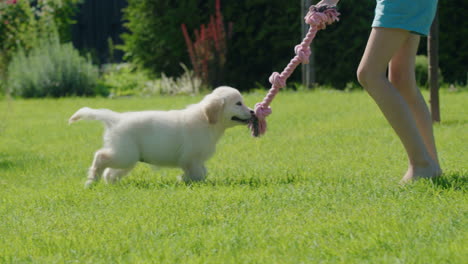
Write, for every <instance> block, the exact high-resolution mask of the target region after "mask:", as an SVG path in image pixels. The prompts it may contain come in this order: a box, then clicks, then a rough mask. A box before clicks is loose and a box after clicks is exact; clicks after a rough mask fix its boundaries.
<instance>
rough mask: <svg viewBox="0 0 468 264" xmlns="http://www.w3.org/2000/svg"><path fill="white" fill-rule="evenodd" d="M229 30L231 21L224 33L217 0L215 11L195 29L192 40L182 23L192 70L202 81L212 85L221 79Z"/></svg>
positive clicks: (216, 84) (219, 82)
mask: <svg viewBox="0 0 468 264" xmlns="http://www.w3.org/2000/svg"><path fill="white" fill-rule="evenodd" d="M231 32H232V23H229V28H228V32H227V33H226V30H225V26H224V21H223V15H222V14H221V4H220V1H219V0H216V13H215V15H214V16H213V15H212V16H211V17H210V22H209V23H208V24H207V25H201V26H200V29H199V30H197V29H195V31H194V35H195V40H194V41H192V40H191V39H190V36H189V34H188V32H187V27H186V26H185V24H182V33H183V34H184V38H185V43H186V45H187V49H188V53H189V56H190V61H191V63H192V67H193V71H194V72H195V75H196V76H197V77H199V78H200V79H201V80H202V81H203V83H205V84H207V85H211V86H212V87H215V86H218V85H220V84H221V82H222V81H223V77H224V76H223V75H224V65H225V64H226V54H227V39H228V37H230V35H231Z"/></svg>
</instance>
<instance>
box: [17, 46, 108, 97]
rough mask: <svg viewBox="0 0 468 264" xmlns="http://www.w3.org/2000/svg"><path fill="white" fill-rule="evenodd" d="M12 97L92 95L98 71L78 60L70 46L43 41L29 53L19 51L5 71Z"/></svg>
mask: <svg viewBox="0 0 468 264" xmlns="http://www.w3.org/2000/svg"><path fill="white" fill-rule="evenodd" d="M8 73H9V74H8V87H9V88H10V89H11V91H10V92H11V94H12V95H14V96H21V97H25V98H30V97H62V96H70V95H76V96H83V95H94V94H95V93H96V89H97V81H98V77H99V73H98V69H97V67H95V66H93V65H92V64H91V63H90V62H89V60H88V59H86V58H84V57H81V56H80V54H79V52H78V51H77V50H76V49H74V48H73V46H72V44H71V43H68V44H61V43H59V41H58V39H57V38H55V39H54V40H50V41H43V42H42V43H40V44H39V45H38V46H37V47H34V48H32V50H31V51H30V52H29V53H27V54H26V53H25V52H24V51H19V52H18V53H17V54H16V55H15V56H14V57H13V58H12V61H11V63H10V65H9V68H8Z"/></svg>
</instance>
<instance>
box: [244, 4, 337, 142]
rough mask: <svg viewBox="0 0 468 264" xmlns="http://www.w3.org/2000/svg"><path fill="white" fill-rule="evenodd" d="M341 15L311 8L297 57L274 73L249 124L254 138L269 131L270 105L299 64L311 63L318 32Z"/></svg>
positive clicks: (333, 10)
mask: <svg viewBox="0 0 468 264" xmlns="http://www.w3.org/2000/svg"><path fill="white" fill-rule="evenodd" d="M339 15H340V13H338V11H337V10H336V7H334V6H319V7H316V6H311V7H310V8H309V12H308V13H307V15H306V16H305V17H304V20H305V22H306V23H307V24H309V25H310V27H309V31H308V33H307V35H306V36H305V38H304V39H303V40H302V42H301V44H299V45H297V46H296V47H295V48H294V51H295V53H296V56H295V57H294V58H293V59H292V60H291V61H290V62H289V64H288V65H287V66H286V68H285V69H284V70H283V72H281V73H278V72H274V73H273V74H272V75H271V76H270V78H269V81H270V83H271V85H272V86H271V88H270V90H269V91H268V94H267V95H266V96H265V98H264V99H263V101H262V102H260V103H257V104H256V105H255V116H256V118H253V119H252V120H251V122H250V123H249V128H250V129H251V130H252V135H253V136H254V137H258V136H260V135H263V134H265V132H266V129H267V124H266V120H265V118H266V117H267V116H269V115H270V114H271V107H270V104H271V102H272V101H273V98H275V96H276V94H277V93H278V92H279V89H281V88H283V87H285V86H286V80H287V79H288V78H289V76H291V74H292V73H293V72H294V70H295V69H296V67H297V66H298V65H299V64H301V63H304V64H308V63H309V57H310V54H311V51H310V44H311V43H312V40H313V39H314V38H315V35H316V34H317V31H319V30H321V29H325V28H326V26H327V25H330V24H332V23H333V22H335V21H338V20H339V19H338V16H339Z"/></svg>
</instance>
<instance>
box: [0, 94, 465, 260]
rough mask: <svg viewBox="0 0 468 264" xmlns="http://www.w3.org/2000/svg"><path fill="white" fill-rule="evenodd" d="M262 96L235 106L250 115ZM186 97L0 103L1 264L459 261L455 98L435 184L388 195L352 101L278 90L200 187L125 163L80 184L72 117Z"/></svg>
mask: <svg viewBox="0 0 468 264" xmlns="http://www.w3.org/2000/svg"><path fill="white" fill-rule="evenodd" d="M263 96H264V94H263V93H256V94H249V95H246V96H245V97H246V101H247V103H248V105H251V106H252V105H254V103H255V102H258V101H260V100H261V99H262V97H263ZM200 98H201V97H161V98H125V99H124V98H122V99H113V100H110V99H87V98H73V99H59V100H53V99H45V100H4V101H3V102H2V103H1V104H0V110H1V111H0V262H1V263H24V262H35V263H68V262H77V263H119V262H124V263H318V262H325V263H330V262H332V263H333V262H340V263H463V262H465V261H466V259H468V250H467V247H466V245H467V244H468V235H467V227H468V226H467V223H468V221H467V213H468V210H467V209H468V206H467V205H468V204H467V196H466V192H467V179H468V165H467V164H468V154H467V153H468V143H467V142H468V133H467V131H468V108H467V107H466V102H468V93H466V92H461V93H450V92H447V91H443V92H442V94H441V107H442V109H441V111H442V123H441V124H437V125H436V126H435V134H436V138H437V144H438V148H439V152H440V157H441V164H442V167H443V169H444V171H445V174H444V177H443V178H442V179H440V180H437V181H420V182H417V183H415V184H411V185H408V186H403V187H402V186H399V185H398V181H399V180H400V178H401V177H402V175H403V173H404V172H405V169H406V157H405V154H404V151H403V148H402V146H401V144H400V143H399V141H398V139H397V138H396V136H395V135H394V133H393V132H392V130H391V128H390V127H389V126H388V124H387V123H386V121H385V120H384V118H383V117H382V114H381V113H380V112H379V111H378V109H377V107H376V106H375V105H374V103H373V102H372V101H371V99H370V98H369V97H368V96H367V95H366V94H365V93H363V92H353V93H342V92H337V91H315V92H300V93H293V92H284V93H281V94H279V95H278V96H277V98H276V99H275V102H274V103H273V105H272V107H273V114H272V115H271V116H270V117H269V118H268V132H267V134H266V135H265V136H264V137H262V138H259V139H256V138H252V137H251V136H250V132H249V131H248V130H247V128H245V127H237V128H234V129H231V130H228V131H227V133H226V135H225V136H224V137H223V138H222V139H221V141H220V142H219V144H218V151H217V153H216V155H215V156H214V157H213V158H212V159H211V160H210V161H209V162H208V164H207V167H208V170H209V175H208V179H207V181H206V182H205V183H199V184H194V185H192V186H186V185H184V184H181V183H179V182H177V179H176V176H177V175H179V174H180V173H181V172H180V171H179V170H177V169H166V168H162V169H158V170H155V169H153V168H151V167H148V166H146V165H144V164H141V165H139V166H138V167H137V168H136V169H135V170H134V171H133V172H132V173H131V174H130V175H129V176H128V177H127V178H125V179H124V180H123V181H122V182H121V183H119V184H117V185H113V186H112V185H105V184H103V183H101V184H98V185H97V186H96V187H95V188H93V189H90V190H85V189H84V188H83V183H84V181H85V177H86V171H87V168H88V167H89V165H90V164H91V160H92V156H93V152H94V151H95V150H97V149H98V148H99V147H100V146H101V144H102V131H103V127H102V125H100V124H99V123H97V122H80V123H78V124H74V125H73V126H68V124H67V119H68V118H69V117H70V116H71V114H73V113H74V112H75V111H76V110H77V109H78V108H80V107H82V106H89V107H98V108H111V109H114V110H117V111H129V110H146V109H175V108H181V107H184V106H185V105H187V104H191V103H194V102H197V101H198V100H200Z"/></svg>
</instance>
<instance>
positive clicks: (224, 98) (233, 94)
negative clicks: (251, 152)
mask: <svg viewBox="0 0 468 264" xmlns="http://www.w3.org/2000/svg"><path fill="white" fill-rule="evenodd" d="M203 101H204V111H205V116H206V118H207V120H208V122H209V123H210V124H217V123H220V124H222V125H223V126H224V127H225V128H228V127H233V126H236V125H246V124H248V123H249V121H250V119H251V118H252V116H253V111H252V109H250V108H248V107H247V106H245V104H244V100H243V98H242V95H241V94H240V92H239V91H238V90H236V89H234V88H231V87H227V86H221V87H218V88H216V89H215V90H213V92H212V93H211V94H209V95H207V96H206V97H205V99H203Z"/></svg>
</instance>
